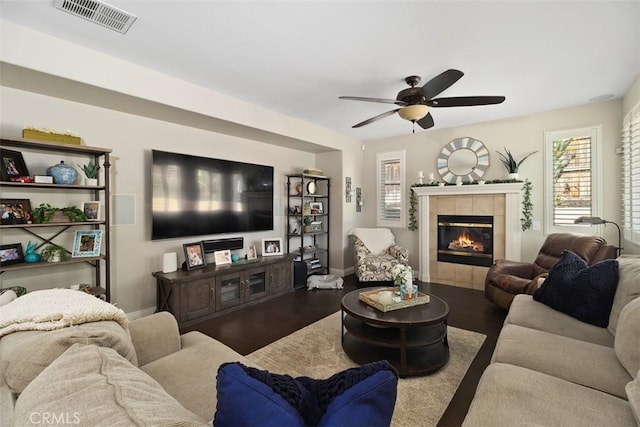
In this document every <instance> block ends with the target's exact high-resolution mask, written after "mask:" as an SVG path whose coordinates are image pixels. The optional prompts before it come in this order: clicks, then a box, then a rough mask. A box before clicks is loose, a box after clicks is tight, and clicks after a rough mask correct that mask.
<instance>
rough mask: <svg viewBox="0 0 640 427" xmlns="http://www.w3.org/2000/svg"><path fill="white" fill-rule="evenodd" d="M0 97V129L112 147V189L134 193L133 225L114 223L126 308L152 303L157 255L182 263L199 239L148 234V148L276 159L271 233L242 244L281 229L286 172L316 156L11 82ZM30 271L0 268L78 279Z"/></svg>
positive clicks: (58, 282)
mask: <svg viewBox="0 0 640 427" xmlns="http://www.w3.org/2000/svg"><path fill="white" fill-rule="evenodd" d="M0 100H1V101H0V102H1V103H0V107H1V108H2V123H1V125H0V133H1V134H2V135H3V136H13V137H16V136H19V135H20V131H21V129H22V128H23V127H25V126H28V125H35V126H42V127H44V126H48V125H49V126H55V127H56V128H57V129H62V130H66V129H72V130H73V131H75V132H77V133H78V134H79V135H82V138H83V141H84V143H85V144H87V145H93V146H98V147H109V148H111V149H112V150H113V152H112V157H111V158H112V164H113V166H112V180H111V185H112V191H113V194H120V195H133V196H134V198H135V225H115V226H114V227H113V228H112V254H113V263H112V288H113V291H112V299H113V301H115V302H117V303H118V305H119V306H120V307H122V308H123V309H124V310H125V311H127V312H131V311H136V310H141V309H145V308H148V307H152V306H155V304H156V301H155V283H154V281H153V280H152V277H151V273H152V272H153V271H158V270H161V269H162V265H161V255H162V254H163V253H165V252H174V251H175V252H178V253H179V254H180V255H179V261H180V262H182V259H183V258H184V257H183V256H182V253H181V252H182V243H185V242H187V241H191V240H197V239H198V238H193V239H191V240H189V238H186V239H170V240H162V241H151V240H150V221H149V218H150V210H149V204H148V200H149V194H148V189H149V186H148V179H149V176H150V175H149V161H150V150H151V149H152V148H154V149H159V150H166V151H175V152H180V153H186V154H193V155H200V156H206V157H216V158H223V159H232V160H239V161H244V162H251V163H259V164H269V165H272V166H274V168H275V171H274V175H275V185H274V187H275V190H274V192H275V201H274V209H275V212H276V217H275V219H274V223H275V229H274V230H273V231H271V232H264V233H246V234H244V235H243V237H244V238H245V245H250V244H256V243H257V244H258V245H259V244H260V241H261V239H262V238H263V237H269V236H284V233H285V231H284V224H285V218H284V216H283V214H284V211H285V201H284V188H285V183H286V181H285V179H284V175H286V174H287V173H294V172H298V171H299V169H300V168H301V167H303V166H306V165H314V164H315V155H314V154H311V153H306V152H302V151H298V150H291V149H287V148H281V147H274V146H272V145H269V144H260V143H256V142H254V141H249V140H246V139H242V138H237V137H232V136H228V135H221V134H216V133H214V132H209V131H204V130H201V129H194V128H190V127H186V126H180V125H176V124H173V123H167V122H162V121H157V120H153V119H149V118H145V117H140V116H136V115H131V114H126V113H121V112H117V111H113V110H107V109H101V108H97V107H92V106H88V105H86V104H79V103H75V102H71V101H66V100H61V99H57V98H52V97H47V96H42V95H39V94H34V93H30V92H24V91H20V90H15V89H11V88H6V87H3V88H0ZM57 160H59V159H57ZM27 162H29V158H27ZM56 163H57V161H56ZM67 163H69V162H67ZM30 172H31V173H35V172H37V171H35V170H32V171H30ZM40 173H44V171H40ZM28 197H29V198H31V199H32V202H31V203H32V205H35V206H37V204H39V203H42V202H48V201H51V196H50V195H48V194H35V195H28ZM338 222H339V220H338ZM235 236H236V235H234V234H230V235H228V237H235ZM22 239H23V240H24V243H26V241H27V240H28V239H27V236H24V237H22ZM33 272H34V270H29V272H28V274H26V273H25V274H23V275H22V277H20V275H19V273H13V272H12V273H11V275H9V274H3V275H0V285H1V286H15V285H20V286H25V287H27V288H28V289H29V290H35V289H40V288H47V287H52V286H68V285H69V284H70V283H77V280H78V279H77V278H76V276H75V272H73V271H67V270H66V269H65V273H63V272H60V271H57V270H48V271H45V269H43V271H42V272H39V273H40V274H39V275H37V276H35V277H34V275H33V274H32V273H33ZM1 286H0V287H1Z"/></svg>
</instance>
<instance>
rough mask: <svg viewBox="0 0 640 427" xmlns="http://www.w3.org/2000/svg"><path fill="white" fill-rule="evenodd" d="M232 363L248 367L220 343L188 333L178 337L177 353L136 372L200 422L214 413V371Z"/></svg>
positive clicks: (241, 359) (209, 418)
mask: <svg viewBox="0 0 640 427" xmlns="http://www.w3.org/2000/svg"><path fill="white" fill-rule="evenodd" d="M131 323H133V322H131ZM233 361H241V362H242V363H244V364H250V362H249V361H248V360H247V359H245V358H244V357H242V356H241V355H240V354H238V353H236V352H235V351H233V350H232V349H231V348H229V347H227V346H226V345H224V344H222V343H221V342H218V341H216V340H214V339H212V338H211V337H208V336H206V335H204V334H203V333H201V332H197V331H192V332H188V333H186V334H184V335H182V337H181V349H180V350H179V351H177V352H174V353H171V354H169V355H167V356H165V357H162V358H160V359H157V360H154V361H153V362H151V363H148V364H146V365H144V366H141V367H140V369H142V370H143V371H144V372H146V373H147V374H149V375H150V376H151V377H153V379H155V380H156V381H158V383H160V385H161V386H162V388H163V389H164V390H165V391H166V392H167V393H169V394H170V395H171V396H172V397H173V398H174V399H176V400H177V401H178V402H180V404H182V406H184V407H185V408H187V409H188V410H189V411H191V412H193V413H194V414H196V415H198V416H199V417H200V418H202V419H204V420H212V419H213V415H214V413H215V411H216V373H217V370H218V367H219V366H220V365H221V364H223V363H225V362H233ZM178 367H179V368H178Z"/></svg>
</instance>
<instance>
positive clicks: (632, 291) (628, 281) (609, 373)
mask: <svg viewBox="0 0 640 427" xmlns="http://www.w3.org/2000/svg"><path fill="white" fill-rule="evenodd" d="M618 261H619V263H620V270H619V271H620V280H619V282H618V287H617V289H616V294H615V298H614V302H613V307H612V310H611V315H610V317H609V326H608V327H607V328H601V327H597V326H593V325H590V324H587V323H583V322H581V321H579V320H577V319H575V318H573V317H570V316H568V315H565V314H563V313H561V312H558V311H556V310H554V309H552V308H550V307H548V306H546V305H544V304H542V303H540V302H537V301H535V300H534V299H533V297H532V296H531V295H524V294H523V295H517V296H516V297H515V299H514V301H513V304H512V305H511V308H510V309H509V313H508V315H507V318H506V320H505V323H504V327H503V329H502V331H501V333H500V336H499V338H498V342H497V345H496V348H495V351H494V354H493V357H492V363H491V364H490V365H489V366H488V367H487V369H486V370H485V372H484V373H483V375H482V378H481V379H480V383H479V384H478V388H477V390H476V394H475V396H474V399H473V401H472V403H471V407H470V408H469V412H468V414H467V416H466V418H465V421H464V425H465V426H514V425H541V426H560V425H562V426H581V427H584V426H604V425H611V426H614V425H615V426H637V425H640V421H639V420H640V378H638V371H639V370H640V258H638V257H633V256H621V257H619V258H618Z"/></svg>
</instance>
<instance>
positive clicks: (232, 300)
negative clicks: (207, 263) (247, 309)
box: [215, 271, 244, 310]
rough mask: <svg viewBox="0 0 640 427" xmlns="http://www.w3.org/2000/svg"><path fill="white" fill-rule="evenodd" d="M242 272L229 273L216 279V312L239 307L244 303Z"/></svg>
mask: <svg viewBox="0 0 640 427" xmlns="http://www.w3.org/2000/svg"><path fill="white" fill-rule="evenodd" d="M243 279H244V272H241V271H238V272H231V273H229V274H225V275H221V276H218V277H216V291H215V293H216V310H222V309H225V308H229V307H234V306H236V305H240V304H242V303H243V302H244V286H243Z"/></svg>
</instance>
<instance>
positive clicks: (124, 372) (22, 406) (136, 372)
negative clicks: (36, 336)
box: [14, 344, 206, 426]
mask: <svg viewBox="0 0 640 427" xmlns="http://www.w3.org/2000/svg"><path fill="white" fill-rule="evenodd" d="M43 414H50V415H51V416H53V415H55V416H57V417H62V419H64V420H65V422H66V423H67V424H74V425H85V426H89V425H139V426H159V425H184V426H204V425H206V424H205V423H204V422H203V421H202V420H201V419H199V418H198V417H197V416H196V415H194V414H192V413H191V412H189V411H187V410H186V409H184V408H183V407H182V406H181V405H180V404H179V403H178V402H177V401H176V400H175V399H173V398H172V397H171V396H169V395H168V394H167V393H166V392H165V391H164V390H163V389H162V387H161V386H160V385H159V384H158V383H157V382H156V381H154V380H153V378H151V377H149V376H148V375H147V374H145V373H144V372H142V371H141V370H140V369H138V368H136V367H135V366H133V365H132V364H131V363H130V362H129V361H127V360H126V359H125V358H123V357H122V356H120V355H119V354H118V353H117V352H115V351H114V350H112V349H110V348H105V347H98V346H96V345H82V344H74V345H73V346H71V348H69V350H67V351H66V352H65V353H64V354H62V355H61V356H60V357H58V358H57V359H56V360H54V361H53V362H52V363H51V365H49V366H48V367H47V368H46V369H45V370H43V371H42V373H41V374H40V375H38V377H36V378H35V379H34V380H33V381H31V383H30V384H29V385H28V386H27V388H25V390H24V391H23V392H22V394H21V395H20V397H19V398H18V400H17V401H16V406H15V414H14V416H15V422H16V424H17V425H31V424H32V423H39V422H42V419H41V418H38V417H42V416H43ZM34 417H35V418H34Z"/></svg>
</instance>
